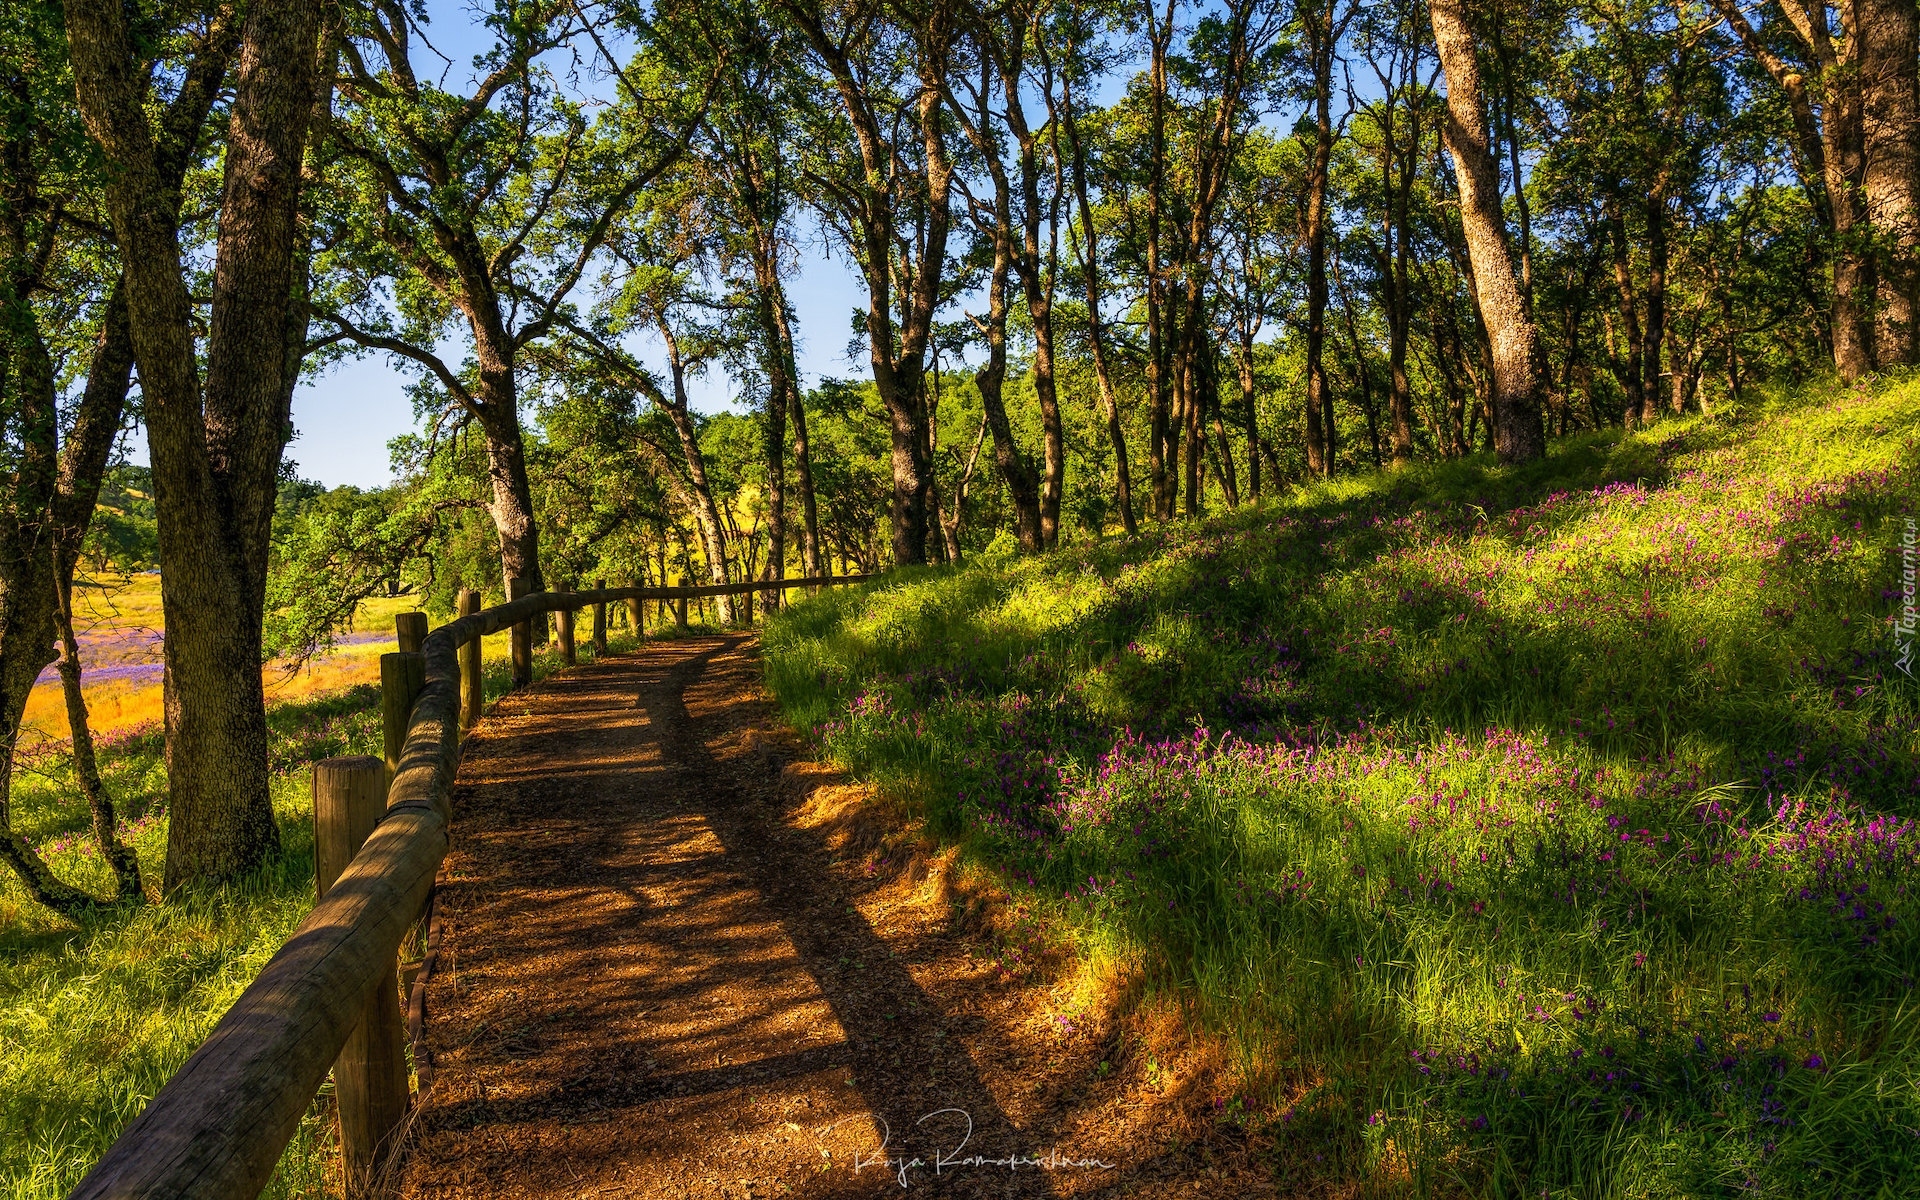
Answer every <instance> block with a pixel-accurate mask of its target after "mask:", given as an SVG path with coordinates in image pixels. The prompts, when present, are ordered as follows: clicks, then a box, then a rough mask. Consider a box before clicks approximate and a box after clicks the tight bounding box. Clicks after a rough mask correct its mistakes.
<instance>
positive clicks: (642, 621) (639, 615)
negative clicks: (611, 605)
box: [627, 579, 647, 642]
mask: <svg viewBox="0 0 1920 1200" xmlns="http://www.w3.org/2000/svg"><path fill="white" fill-rule="evenodd" d="M629 586H631V587H634V588H638V587H639V586H640V581H639V580H638V579H636V580H633V581H632V583H631V584H630V585H629ZM627 615H628V616H629V617H632V618H633V640H634V641H636V642H644V641H646V640H647V602H646V601H645V600H642V599H641V598H640V597H638V596H635V597H633V598H632V599H630V600H628V601H627Z"/></svg>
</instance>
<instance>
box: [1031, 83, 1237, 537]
mask: <svg viewBox="0 0 1920 1200" xmlns="http://www.w3.org/2000/svg"><path fill="white" fill-rule="evenodd" d="M1063 86H1064V88H1065V102H1064V106H1063V107H1064V108H1065V110H1066V111H1065V114H1064V116H1065V120H1064V124H1065V125H1066V133H1067V145H1068V147H1069V148H1070V149H1071V151H1072V153H1073V193H1074V202H1075V204H1076V205H1077V206H1078V207H1079V210H1080V229H1081V236H1082V238H1083V239H1084V243H1083V245H1082V248H1081V258H1080V273H1081V277H1082V278H1083V280H1084V281H1085V284H1086V294H1087V340H1088V342H1089V343H1090V344H1091V346H1092V349H1093V376H1094V382H1095V383H1096V384H1098V385H1099V388H1100V409H1101V415H1102V416H1103V417H1105V418H1106V423H1107V441H1108V442H1109V443H1110V444H1111V445H1112V446H1113V492H1114V503H1115V504H1116V505H1117V506H1118V507H1119V509H1120V525H1121V527H1122V528H1123V529H1125V530H1126V531H1127V532H1128V533H1129V534H1134V533H1138V532H1139V531H1140V530H1139V527H1138V525H1137V524H1136V523H1135V520H1134V515H1133V473H1132V471H1131V470H1130V469H1129V467H1128V463H1127V438H1126V433H1125V431H1124V430H1122V429H1121V427H1120V404H1119V401H1118V399H1117V397H1116V396H1115V395H1114V390H1113V373H1112V370H1111V368H1110V367H1109V366H1108V363H1107V331H1106V324H1105V319H1104V318H1103V317H1102V316H1101V314H1100V267H1099V249H1100V243H1099V237H1098V235H1097V233H1096V232H1095V229H1094V224H1093V205H1092V204H1091V203H1090V202H1089V200H1088V197H1087V155H1086V148H1085V147H1084V146H1083V145H1082V144H1081V142H1080V122H1079V119H1078V117H1077V116H1076V115H1075V112H1074V106H1073V85H1072V80H1071V76H1069V77H1068V78H1067V81H1066V83H1065V84H1064V85H1063ZM1068 232H1069V234H1071V232H1072V230H1071V227H1069V230H1068ZM1256 490H1257V489H1256Z"/></svg>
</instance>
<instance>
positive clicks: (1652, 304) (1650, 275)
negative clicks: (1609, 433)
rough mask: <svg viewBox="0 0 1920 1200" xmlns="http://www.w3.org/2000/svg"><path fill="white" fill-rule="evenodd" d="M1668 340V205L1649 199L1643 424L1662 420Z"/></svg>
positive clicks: (1656, 196) (1660, 199)
mask: <svg viewBox="0 0 1920 1200" xmlns="http://www.w3.org/2000/svg"><path fill="white" fill-rule="evenodd" d="M1666 340H1667V202H1666V198H1665V197H1663V196H1661V195H1659V194H1658V193H1657V192H1656V193H1655V194H1653V195H1651V196H1648V197H1647V328H1646V333H1645V335H1644V337H1643V338H1642V340H1641V351H1640V355H1641V357H1640V384H1641V409H1640V424H1641V425H1642V426H1643V427H1644V426H1647V425H1651V424H1653V422H1654V421H1655V420H1657V419H1658V418H1659V416H1660V348H1661V347H1662V346H1663V345H1665V344H1666Z"/></svg>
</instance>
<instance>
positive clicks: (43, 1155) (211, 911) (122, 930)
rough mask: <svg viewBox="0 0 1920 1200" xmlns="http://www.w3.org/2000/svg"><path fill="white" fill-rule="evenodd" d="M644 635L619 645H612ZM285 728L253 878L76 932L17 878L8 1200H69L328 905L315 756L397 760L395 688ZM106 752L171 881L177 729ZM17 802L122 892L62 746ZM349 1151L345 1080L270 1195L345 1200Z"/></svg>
mask: <svg viewBox="0 0 1920 1200" xmlns="http://www.w3.org/2000/svg"><path fill="white" fill-rule="evenodd" d="M495 642H501V643H504V637H502V638H500V639H490V640H489V644H488V646H487V652H488V656H487V659H486V683H487V687H486V692H487V698H488V700H489V701H491V700H493V699H495V698H498V697H499V696H501V695H503V694H504V693H505V692H506V691H507V690H508V686H509V679H510V673H511V672H510V667H509V665H508V663H507V661H506V659H505V657H504V656H503V653H502V652H503V651H504V649H505V647H504V644H501V645H495V644H494V643H495ZM630 645H631V640H630V639H615V640H614V642H613V645H612V649H614V650H615V651H616V652H617V651H619V650H624V649H626V648H629V647H630ZM559 666H560V662H559V656H558V653H557V652H551V651H550V652H546V653H542V654H540V655H537V656H536V659H535V673H536V675H537V676H544V675H546V674H549V673H550V672H552V671H554V670H557V669H559ZM268 724H269V726H270V729H271V731H272V742H271V747H270V758H271V765H272V769H273V773H272V787H273V805H274V814H275V817H276V819H277V820H278V822H279V826H280V834H281V841H282V854H281V855H280V857H279V858H278V859H276V860H275V861H274V862H272V863H271V864H269V865H268V866H267V867H266V868H265V869H264V870H262V871H261V872H259V873H258V874H256V875H254V876H253V877H251V878H248V879H245V880H242V881H240V882H238V883H235V884H232V885H229V886H226V887H221V888H218V889H210V890H206V891H203V892H199V893H193V894H188V895H183V896H181V897H178V898H174V899H169V900H168V901H166V902H164V903H159V902H149V903H147V904H143V905H138V906H134V907H130V908H122V909H107V910H103V911H102V912H100V913H99V914H97V915H96V916H93V917H90V918H88V919H87V920H86V921H84V922H83V923H81V924H79V925H74V924H70V923H68V922H65V921H62V920H60V919H59V918H57V917H55V916H53V915H52V914H50V913H48V912H46V911H45V910H43V909H40V908H38V907H37V906H35V905H34V904H33V902H32V900H31V899H29V898H28V897H27V895H26V894H25V892H24V890H23V889H21V887H20V885H19V883H18V881H17V880H16V879H14V878H13V877H12V875H11V873H7V872H0V1197H9V1198H20V1200H26V1198H32V1200H51V1198H54V1197H60V1196H64V1195H66V1194H67V1193H68V1192H69V1191H70V1190H71V1189H72V1188H73V1187H74V1185H75V1184H77V1183H78V1182H79V1181H80V1179H81V1178H82V1176H84V1175H85V1173H86V1171H87V1170H88V1169H89V1168H90V1167H91V1166H92V1165H93V1163H94V1162H95V1161H96V1160H98V1158H99V1157H100V1155H101V1154H102V1153H103V1152H105V1150H106V1148H107V1147H108V1146H109V1145H111V1144H112V1143H113V1140H114V1139H115V1138H116V1137H118V1136H119V1133H120V1131H121V1130H122V1129H123V1128H124V1127H125V1126H126V1125H127V1123H128V1122H129V1121H131V1120H132V1119H133V1118H134V1117H135V1116H137V1115H138V1114H139V1112H140V1110H141V1108H142V1107H144V1106H145V1104H146V1102H147V1101H148V1100H149V1099H150V1098H152V1096H153V1095H154V1093H155V1092H157V1091H158V1090H159V1089H160V1087H161V1085H163V1084H164V1083H165V1082H166V1081H167V1079H168V1078H169V1077H170V1076H172V1074H173V1073H174V1071H175V1070H177V1069H178V1068H179V1067H180V1064H181V1063H183V1062H185V1061H186V1059H187V1057H188V1056H189V1055H191V1054H192V1053H193V1051H194V1050H195V1049H197V1048H198V1047H199V1045H200V1043H201V1042H202V1041H203V1040H204V1039H205V1037H206V1035H207V1033H208V1032H209V1031H210V1030H211V1029H212V1028H213V1025H214V1023H215V1022H217V1021H218V1020H219V1018H220V1017H221V1015H222V1014H224V1013H225V1012H226V1010H227V1008H228V1007H229V1006H230V1005H231V1004H232V1002H233V1000H234V999H235V998H236V997H237V996H239V994H240V992H241V991H242V990H243V989H244V988H245V987H246V986H247V984H248V983H250V982H251V981H252V979H253V977H254V976H255V975H256V974H258V973H259V970H260V968H261V967H262V966H264V965H265V964H266V962H267V960H268V959H269V958H271V957H272V956H273V954H274V952H275V951H276V950H278V949H279V948H280V946H281V944H282V943H284V942H285V941H286V939H287V937H288V935H290V934H291V933H292V932H293V930H294V929H295V927H296V926H298V925H299V923H300V921H301V919H302V918H303V917H305V916H306V914H307V911H308V910H309V909H310V908H311V907H312V905H313V826H312V817H313V813H312V797H311V791H310V786H311V785H310V782H309V772H308V767H309V766H310V764H312V763H313V762H317V761H319V760H320V759H323V758H327V757H331V756H334V755H340V754H373V755H378V754H380V753H381V726H380V693H379V689H378V688H377V687H374V686H370V685H363V686H359V687H355V688H351V689H349V690H346V691H343V692H340V693H336V694H333V695H328V696H320V697H314V698H309V699H304V700H301V701H298V702H292V703H282V704H277V705H275V706H273V707H272V708H270V709H269V711H268ZM100 761H101V766H102V771H103V775H104V777H105V780H106V784H107V788H108V790H109V791H110V792H111V793H112V795H113V796H114V798H115V801H116V803H117V804H118V805H119V809H120V816H121V818H122V832H123V835H124V836H125V837H126V839H127V841H128V843H129V844H130V845H132V846H133V847H134V848H135V850H136V851H137V852H138V853H139V855H140V865H141V870H142V872H143V873H144V875H145V878H146V880H147V882H148V886H149V888H150V889H151V888H156V887H157V885H158V881H159V879H160V877H161V872H162V870H163V868H164V864H165V857H166V842H167V818H166V809H165V798H166V769H165V764H164V758H163V744H162V738H161V736H160V735H159V733H158V732H156V731H154V730H152V729H147V730H144V731H134V732H131V733H121V734H117V735H115V736H113V737H111V738H110V739H107V740H105V741H103V743H102V745H101V755H100ZM13 812H14V828H15V830H16V831H18V832H19V833H20V834H21V835H22V836H24V837H25V838H27V839H28V840H29V841H31V842H33V843H34V844H36V845H37V846H38V847H39V848H40V850H41V852H42V853H43V854H44V855H45V856H46V857H47V860H48V861H49V863H51V864H52V866H53V868H54V870H55V871H57V872H58V873H59V874H60V876H61V877H62V878H63V879H67V880H69V881H71V882H74V883H76V884H79V885H81V886H84V887H88V888H90V889H92V890H93V891H94V893H95V894H96V895H109V894H111V892H112V877H111V873H110V871H109V870H108V869H107V867H106V864H105V863H104V862H102V861H101V860H100V857H99V854H98V852H97V851H96V849H95V848H94V846H93V843H92V840H91V836H90V833H89V832H88V831H89V828H90V827H89V824H88V816H87V809H86V804H85V801H84V800H83V799H82V798H81V796H80V794H79V791H78V789H77V788H76V787H74V786H73V783H72V779H71V775H70V773H69V768H68V763H67V760H66V757H65V750H64V746H63V744H61V743H56V742H45V743H42V744H40V745H38V746H36V747H33V748H32V749H30V750H29V751H28V752H27V753H26V754H25V756H24V761H23V763H22V767H21V769H20V771H19V772H18V774H17V775H16V779H15V788H14V810H13ZM335 1159H336V1156H335V1153H334V1143H333V1126H332V1093H331V1085H328V1086H327V1087H325V1088H323V1089H322V1091H321V1093H320V1095H319V1096H318V1097H317V1098H316V1100H315V1103H314V1105H313V1107H312V1108H311V1109H310V1110H309V1112H308V1113H307V1116H306V1117H305V1119H304V1120H303V1121H302V1122H301V1124H300V1127H299V1130H298V1132H297V1133H296V1134H295V1136H294V1139H293V1141H292V1143H291V1144H290V1145H289V1146H288V1148H287V1151H286V1154H285V1155H284V1156H283V1157H282V1159H281V1163H280V1168H279V1172H278V1174H277V1175H276V1177H275V1179H274V1180H273V1182H272V1184H271V1185H270V1186H269V1187H268V1189H267V1191H266V1193H265V1195H267V1196H269V1197H295V1196H299V1197H307V1196H326V1195H337V1194H338V1193H339V1182H338V1178H337V1170H336V1165H335Z"/></svg>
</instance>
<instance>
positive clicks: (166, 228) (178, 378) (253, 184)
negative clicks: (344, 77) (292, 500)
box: [67, 0, 320, 892]
mask: <svg viewBox="0 0 1920 1200" xmlns="http://www.w3.org/2000/svg"><path fill="white" fill-rule="evenodd" d="M67 26H68V30H69V35H70V44H71V46H72V57H73V67H74V76H75V84H76V91H77V93H78V95H79V99H80V106H81V110H82V112H83V114H84V115H85V118H86V121H87V126H88V129H89V131H90V132H91V133H92V135H93V136H94V138H95V140H96V141H98V142H99V143H100V145H101V148H102V150H103V151H104V153H105V155H106V158H107V161H108V162H109V163H110V164H111V168H110V170H109V172H108V182H107V189H106V190H107V208H108V212H109V214H110V217H111V220H112V225H113V233H114V240H115V241H116V242H117V243H118V245H119V248H120V253H121V260H122V262H123V263H125V264H126V266H125V270H126V277H125V278H126V289H127V300H128V308H129V312H130V314H131V328H132V342H133V350H134V357H135V360H136V361H137V363H138V365H139V371H140V383H141V393H142V397H143V401H144V405H145V411H146V417H147V430H148V444H149V448H150V452H151V455H152V461H153V475H154V491H155V507H156V509H157V512H158V517H159V526H160V554H161V560H162V562H164V563H165V564H166V567H165V573H164V574H163V575H162V577H161V603H162V608H163V611H164V613H165V619H166V627H167V637H166V641H165V655H166V676H165V681H166V682H165V688H164V691H165V713H166V728H167V768H168V788H169V804H168V809H169V817H170V819H169V823H168V840H167V869H166V880H165V887H166V890H167V891H169V892H172V891H175V890H177V889H178V888H180V887H181V886H183V885H185V884H187V883H191V882H207V881H213V880H219V879H226V878H232V877H234V876H236V875H240V874H243V873H245V872H247V871H250V870H252V869H253V868H255V867H257V866H258V865H260V864H261V863H262V862H264V861H265V860H266V859H267V858H268V857H269V856H270V855H271V854H272V853H274V852H275V851H276V850H277V848H278V846H279V834H278V831H277V829H276V828H275V826H274V822H273V811H272V807H271V804H270V802H269V796H268V792H267V727H266V707H265V696H264V694H263V691H262V688H261V681H260V648H261V617H262V611H261V610H262V605H263V603H264V597H265V587H266V564H267V551H268V535H269V533H270V530H271V523H272V519H273V505H274V499H275V494H276V483H277V478H278V474H279V468H280V456H281V451H282V448H283V447H284V445H285V443H286V438H287V436H288V428H289V425H288V413H287V411H286V408H285V398H286V397H287V396H289V395H291V389H290V388H289V387H288V386H287V383H286V379H285V373H286V370H287V364H288V363H289V362H292V361H296V359H297V355H296V354H295V353H294V352H293V348H292V347H291V346H290V345H289V336H288V335H289V332H290V329H291V322H290V320H289V305H290V304H291V303H292V302H293V296H294V292H295V279H294V265H295V259H296V251H297V246H296V242H297V236H298V220H297V207H298V204H297V202H298V198H299V187H300V181H301V176H302V171H301V161H302V158H303V154H304V150H305V146H306V134H307V126H308V124H309V121H310V119H311V115H312V111H313V106H314V95H315V91H314V89H315V86H316V84H315V76H316V74H317V71H316V64H317V60H318V55H317V53H316V43H317V40H318V34H319V28H320V14H319V6H318V5H317V4H314V3H312V2H311V0H289V2H288V3H285V4H282V5H274V6H265V7H256V8H254V9H251V10H250V11H249V13H248V16H247V18H246V25H245V28H244V31H243V34H242V39H241V48H240V55H239V63H238V72H237V77H236V82H235V87H234V101H233V116H232V120H231V124H230V129H229V133H228V150H227V156H226V172H225V177H224V180H223V184H222V200H221V210H220V223H219V230H220V232H219V235H218V243H217V247H216V250H215V256H214V272H213V303H212V313H211V318H210V321H209V327H208V336H207V344H206V375H205V381H204V385H203V383H202V380H201V376H200V369H199V362H198V355H197V349H198V348H197V346H196V344H195V337H194V326H195V321H196V314H195V312H194V306H193V301H192V299H191V297H190V296H189V294H188V291H187V286H186V278H185V270H184V263H183V262H182V257H181V251H180V245H179V234H178V229H177V225H176V219H175V217H174V215H173V212H174V210H173V209H172V208H171V206H170V205H169V204H168V202H167V198H166V190H165V189H164V187H163V184H162V181H161V178H160V175H159V167H158V163H157V159H156V155H155V153H154V139H153V136H152V131H151V129H150V128H149V126H148V122H147V116H146V113H145V111H144V100H145V89H144V87H143V86H142V83H141V79H142V72H141V71H140V69H139V66H138V61H139V60H138V59H136V57H135V51H134V47H133V45H132V40H131V36H130V33H129V30H128V28H127V25H126V14H125V13H124V11H122V10H121V9H120V8H119V7H118V6H117V5H113V4H110V3H106V2H105V0H70V3H68V4H67Z"/></svg>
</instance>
